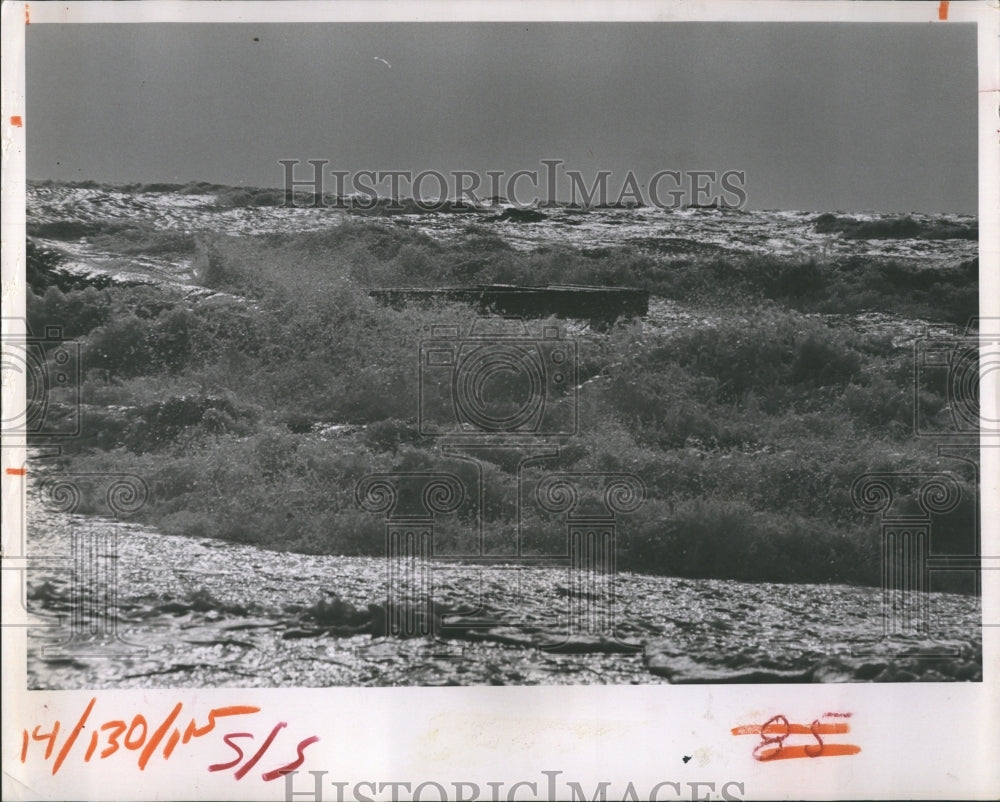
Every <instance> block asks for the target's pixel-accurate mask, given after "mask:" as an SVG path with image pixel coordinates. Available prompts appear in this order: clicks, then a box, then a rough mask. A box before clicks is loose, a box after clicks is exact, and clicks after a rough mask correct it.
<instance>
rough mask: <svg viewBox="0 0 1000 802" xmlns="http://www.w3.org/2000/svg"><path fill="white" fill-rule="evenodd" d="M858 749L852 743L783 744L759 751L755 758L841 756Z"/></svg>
mask: <svg viewBox="0 0 1000 802" xmlns="http://www.w3.org/2000/svg"><path fill="white" fill-rule="evenodd" d="M860 751H861V747H860V746H855V745H854V744H823V745H822V746H817V745H816V744H809V745H806V746H785V747H781V748H778V747H775V748H774V749H768V750H767V751H766V752H761V753H760V756H759V757H758V758H757V760H760V761H763V762H765V763H770V762H771V761H772V760H791V759H794V758H799V757H842V756H844V755H856V754H857V753H858V752H860Z"/></svg>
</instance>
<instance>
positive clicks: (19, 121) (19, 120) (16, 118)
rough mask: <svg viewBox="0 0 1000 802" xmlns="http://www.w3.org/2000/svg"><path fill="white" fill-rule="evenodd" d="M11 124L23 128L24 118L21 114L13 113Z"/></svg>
mask: <svg viewBox="0 0 1000 802" xmlns="http://www.w3.org/2000/svg"><path fill="white" fill-rule="evenodd" d="M10 124H11V125H12V126H14V127H15V128H23V127H24V118H23V117H22V116H21V115H20V114H12V115H11V118H10Z"/></svg>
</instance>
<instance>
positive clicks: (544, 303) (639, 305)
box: [370, 284, 649, 326]
mask: <svg viewBox="0 0 1000 802" xmlns="http://www.w3.org/2000/svg"><path fill="white" fill-rule="evenodd" d="M370 294H371V296H372V297H373V298H375V299H376V300H377V301H379V302H380V303H384V304H388V305H390V306H396V307H400V306H405V305H406V304H410V303H421V302H425V303H426V302H433V301H455V302H458V303H465V304H468V305H470V306H473V307H476V308H478V309H479V310H480V311H481V312H483V313H484V314H485V313H490V312H492V313H496V314H501V315H510V316H515V317H523V318H539V317H548V316H549V315H555V316H556V317H564V318H575V319H578V320H588V321H590V323H591V324H592V325H599V326H608V325H611V324H613V323H614V322H615V321H616V320H619V319H620V318H633V317H641V316H643V315H645V314H646V313H647V312H648V311H649V292H648V291H647V290H640V289H635V288H632V287H587V286H578V285H564V284H549V285H547V286H544V287H519V286H516V285H513V284H479V285H475V286H472V287H441V288H434V289H423V288H388V289H378V290H372V291H371V293H370Z"/></svg>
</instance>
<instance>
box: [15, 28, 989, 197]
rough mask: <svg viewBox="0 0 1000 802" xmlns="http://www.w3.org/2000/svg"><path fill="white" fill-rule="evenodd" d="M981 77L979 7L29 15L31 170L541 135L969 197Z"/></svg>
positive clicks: (585, 162)
mask: <svg viewBox="0 0 1000 802" xmlns="http://www.w3.org/2000/svg"><path fill="white" fill-rule="evenodd" d="M376 56H378V57H380V58H384V59H386V60H387V61H388V62H389V63H391V65H392V67H391V68H389V67H387V66H385V65H384V64H383V63H381V62H380V61H377V60H376V59H375V57H376ZM976 89H977V80H976V33H975V27H974V26H973V25H952V24H949V25H924V24H910V25H903V24H829V23H827V24H811V23H791V24H767V23H752V24H735V23H692V22H685V23H545V24H538V23H522V24H515V23H454V24H441V23H424V24H420V23H387V24H343V23H341V24H259V25H257V24H255V25H232V24H199V25H195V24H190V25H186V24H159V25H152V24H150V25H126V24H120V25H105V24H94V25H41V24H38V25H36V24H33V25H31V26H29V28H28V32H27V114H26V120H25V123H26V131H27V142H28V176H29V177H30V178H55V179H65V180H73V179H93V180H96V181H102V182H112V183H124V182H133V181H177V182H187V181H192V180H205V181H212V182H218V183H226V184H249V185H259V186H278V185H280V184H281V181H282V170H281V168H280V166H279V165H278V160H279V159H289V158H291V159H302V160H306V159H328V160H329V161H330V162H331V165H330V166H331V168H337V169H342V170H348V171H358V170H365V169H372V170H388V169H403V170H407V169H408V170H413V171H419V170H422V169H436V170H439V171H441V172H447V171H452V170H456V169H468V170H475V171H479V172H484V171H486V170H503V171H505V172H507V173H512V172H513V171H515V170H519V169H528V170H532V169H541V168H540V164H539V162H540V160H541V159H545V158H555V159H562V160H563V161H564V162H565V164H566V167H568V168H569V169H577V170H580V171H582V172H583V173H584V175H588V176H589V175H590V174H591V173H592V172H593V171H596V170H610V171H612V174H613V178H612V184H614V183H615V181H616V180H620V179H623V178H624V175H625V173H627V172H628V171H629V170H631V171H633V172H634V173H635V174H636V175H637V177H639V179H640V182H642V181H643V180H644V179H645V178H648V177H649V176H651V175H653V174H654V173H656V172H657V171H659V170H664V169H673V170H683V171H690V170H711V169H715V170H719V171H723V170H728V169H735V170H744V171H746V174H747V178H746V190H747V194H748V196H749V200H748V204H747V205H748V206H749V207H750V208H785V209H806V210H837V209H840V210H863V209H872V210H882V211H911V210H912V211H925V212H942V211H944V212H966V213H975V211H976V194H977V192H976V187H977V167H976V147H977V126H976V106H977V100H976ZM482 194H485V193H482Z"/></svg>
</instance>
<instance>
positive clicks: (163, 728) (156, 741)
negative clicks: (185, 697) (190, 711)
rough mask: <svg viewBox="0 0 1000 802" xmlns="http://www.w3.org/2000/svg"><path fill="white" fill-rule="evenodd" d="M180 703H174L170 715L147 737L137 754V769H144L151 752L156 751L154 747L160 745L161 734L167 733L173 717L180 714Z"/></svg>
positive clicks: (151, 754)
mask: <svg viewBox="0 0 1000 802" xmlns="http://www.w3.org/2000/svg"><path fill="white" fill-rule="evenodd" d="M181 706H182V703H181V702H178V703H177V704H176V705H174V709H173V710H171V711H170V715H169V716H167V717H166V718H165V719H164V720H163V723H162V724H161V725H160V726H159V727H157V728H156V732H154V733H153V737H152V738H150V739H149V742H148V743H147V744H146V746H145V748H144V749H143V750H142V754H141V755H140V756H139V771H144V770H145V768H146V764H147V763H148V762H149V759H150V758H151V757H152V756H153V752H155V751H156V747H158V746H159V745H160V741H162V740H163V736H164V735H166V734H167V730H169V729H170V725H171V724H173V723H174V719H176V718H177V716H178V715H180V712H181Z"/></svg>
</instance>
